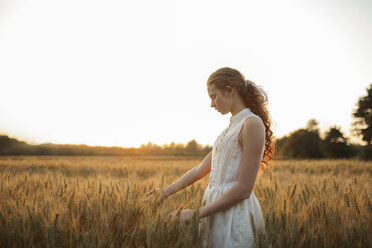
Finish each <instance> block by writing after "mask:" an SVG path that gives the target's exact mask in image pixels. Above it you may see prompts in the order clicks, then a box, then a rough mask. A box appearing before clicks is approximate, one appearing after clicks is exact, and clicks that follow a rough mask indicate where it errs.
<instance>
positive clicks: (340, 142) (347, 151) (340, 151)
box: [323, 126, 352, 158]
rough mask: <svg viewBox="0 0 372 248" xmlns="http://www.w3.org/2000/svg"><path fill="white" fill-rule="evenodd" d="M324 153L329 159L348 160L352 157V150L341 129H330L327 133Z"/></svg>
mask: <svg viewBox="0 0 372 248" xmlns="http://www.w3.org/2000/svg"><path fill="white" fill-rule="evenodd" d="M323 144H324V151H325V153H326V155H327V157H329V158H348V157H351V156H352V149H351V147H349V146H348V144H347V139H346V138H345V137H344V134H343V133H342V131H341V128H340V127H336V126H334V127H330V128H329V130H328V131H327V132H326V135H325V138H324V141H323Z"/></svg>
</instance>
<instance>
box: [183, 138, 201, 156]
mask: <svg viewBox="0 0 372 248" xmlns="http://www.w3.org/2000/svg"><path fill="white" fill-rule="evenodd" d="M199 147H200V145H199V144H198V143H197V142H196V140H194V139H193V140H191V141H189V142H188V143H187V144H186V147H185V149H186V151H188V152H189V153H198V151H199V150H200V149H199Z"/></svg>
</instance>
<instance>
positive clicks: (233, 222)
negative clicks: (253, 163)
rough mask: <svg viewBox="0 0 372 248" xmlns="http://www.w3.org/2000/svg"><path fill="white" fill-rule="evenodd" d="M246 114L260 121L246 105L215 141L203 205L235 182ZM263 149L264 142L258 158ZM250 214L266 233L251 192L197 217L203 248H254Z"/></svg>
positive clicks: (258, 226)
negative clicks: (216, 209) (209, 214)
mask: <svg viewBox="0 0 372 248" xmlns="http://www.w3.org/2000/svg"><path fill="white" fill-rule="evenodd" d="M248 117H255V118H259V119H260V120H261V118H260V117H259V116H257V115H255V114H254V113H253V112H251V110H250V108H245V109H243V110H241V111H240V112H239V113H237V114H236V115H234V116H232V117H231V118H230V125H229V126H228V127H227V128H225V129H224V130H223V131H222V133H221V134H220V135H219V136H218V137H217V139H216V141H215V142H214V145H213V149H212V162H211V172H210V179H209V184H208V186H207V188H206V190H205V192H204V196H203V205H207V204H208V203H210V202H213V201H215V200H216V199H218V198H219V197H220V196H221V195H222V194H224V193H225V192H226V191H228V190H229V189H230V188H231V187H232V186H234V185H235V184H236V183H237V181H238V170H239V167H240V162H241V158H242V147H241V146H240V144H239V143H238V135H239V132H240V130H241V128H242V126H243V123H244V121H245V120H246V119H247V118H248ZM261 122H262V120H261ZM262 125H263V122H262ZM264 150H265V144H264V145H263V147H262V152H261V160H260V161H262V157H263V154H264ZM257 175H258V173H257ZM257 175H256V178H257ZM250 213H251V214H252V216H253V221H254V226H255V230H256V232H265V222H264V218H263V214H262V210H261V206H260V203H259V202H258V200H257V198H256V196H255V194H254V193H253V191H252V193H251V195H250V197H249V198H248V199H245V200H243V201H241V202H239V203H238V204H236V205H234V206H232V207H230V208H228V209H226V210H224V211H221V212H217V213H215V214H214V215H211V216H207V217H204V218H202V219H201V220H200V222H199V233H200V235H202V236H201V237H202V241H203V247H215V248H218V247H226V248H227V247H254V241H255V237H254V231H253V227H252V224H251V219H250V218H251V216H250Z"/></svg>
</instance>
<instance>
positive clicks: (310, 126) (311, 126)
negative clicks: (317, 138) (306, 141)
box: [306, 119, 319, 133]
mask: <svg viewBox="0 0 372 248" xmlns="http://www.w3.org/2000/svg"><path fill="white" fill-rule="evenodd" d="M318 125H319V122H318V121H317V120H315V119H310V120H309V121H308V122H307V124H306V130H308V131H309V132H316V133H319V126H318Z"/></svg>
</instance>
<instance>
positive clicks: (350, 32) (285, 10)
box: [0, 0, 372, 147]
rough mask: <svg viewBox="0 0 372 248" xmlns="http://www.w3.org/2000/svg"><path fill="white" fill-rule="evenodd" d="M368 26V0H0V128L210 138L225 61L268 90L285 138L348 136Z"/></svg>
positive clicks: (367, 57)
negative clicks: (333, 129)
mask: <svg viewBox="0 0 372 248" xmlns="http://www.w3.org/2000/svg"><path fill="white" fill-rule="evenodd" d="M371 30H372V1H368V0H363V1H362V0H354V1H345V0H327V1H324V0H307V1H294V0H291V1H290V0H284V1H235V0H230V1H220V0H213V1H161V0H159V1H143V0H139V1H123V0H121V1H113V0H106V1H96V0H64V1H50V0H11V1H10V0H0V133H2V134H7V135H9V136H11V137H15V138H18V139H21V140H23V141H26V142H29V143H31V144H40V143H49V142H52V143H58V144H88V145H102V146H123V147H139V146H140V145H141V144H147V143H148V142H152V143H154V144H158V145H163V144H170V143H171V142H175V143H187V142H188V141H190V140H192V139H195V140H196V141H197V142H198V143H200V144H202V145H207V144H208V145H212V144H213V142H214V140H215V139H216V138H217V136H218V135H219V134H220V132H221V131H222V130H223V129H224V128H225V127H227V126H228V124H229V119H230V117H231V114H226V115H221V114H220V113H219V112H217V111H216V110H215V109H213V108H211V107H210V104H211V101H210V98H209V96H208V92H207V87H206V81H207V78H208V76H209V75H210V74H211V73H212V72H214V71H215V70H217V69H219V68H221V67H226V66H228V67H232V68H235V69H238V70H239V71H241V72H242V73H243V74H244V75H245V77H246V79H249V80H251V81H254V82H255V83H256V84H258V85H260V86H262V87H263V88H264V89H265V91H266V92H267V94H268V99H269V104H268V108H269V111H270V115H271V117H272V119H273V130H274V134H275V136H276V137H279V138H280V137H282V136H284V135H287V134H289V133H290V132H292V131H294V130H296V129H299V128H303V127H305V126H306V123H307V121H308V120H310V119H312V118H315V119H316V120H317V121H318V122H319V127H320V129H321V131H322V132H324V131H326V130H327V129H328V128H329V127H330V126H334V125H337V126H339V127H341V130H342V131H343V132H344V133H345V135H346V136H347V137H350V129H351V123H352V121H353V118H352V112H353V110H354V109H355V108H356V103H357V101H358V98H359V97H360V96H363V95H365V94H366V88H367V87H368V85H369V84H371V83H372V69H371V68H372V46H371V45H370V44H372V32H371ZM351 141H354V142H357V141H358V140H357V139H356V138H355V137H354V138H352V139H351Z"/></svg>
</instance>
